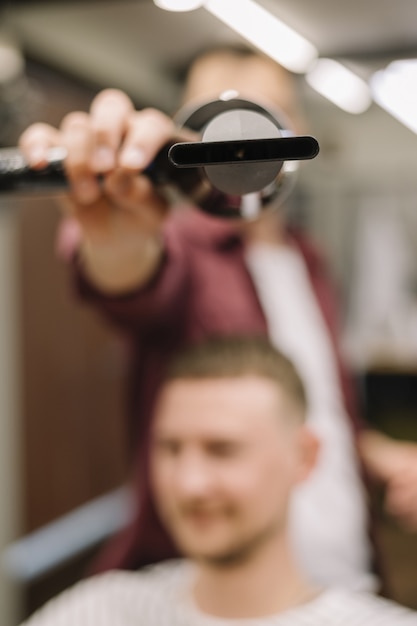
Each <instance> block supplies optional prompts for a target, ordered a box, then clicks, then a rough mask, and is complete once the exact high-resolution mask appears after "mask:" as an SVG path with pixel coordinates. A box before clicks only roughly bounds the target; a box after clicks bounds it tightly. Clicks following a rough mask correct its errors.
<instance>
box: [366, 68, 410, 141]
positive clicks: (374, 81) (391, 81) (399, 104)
mask: <svg viewBox="0 0 417 626" xmlns="http://www.w3.org/2000/svg"><path fill="white" fill-rule="evenodd" d="M416 84H417V59H407V60H403V61H393V62H392V63H390V64H389V65H388V67H386V68H385V69H384V70H380V71H379V72H376V73H375V74H374V75H373V76H372V78H371V81H370V86H371V90H372V95H373V98H374V100H375V102H376V103H377V104H379V106H381V107H382V108H383V109H385V110H386V111H387V112H388V113H390V114H391V115H392V116H393V117H395V118H396V119H397V120H398V121H400V122H401V123H402V124H404V125H405V126H407V128H409V129H410V130H412V131H413V132H414V133H417V90H416V87H415V86H416Z"/></svg>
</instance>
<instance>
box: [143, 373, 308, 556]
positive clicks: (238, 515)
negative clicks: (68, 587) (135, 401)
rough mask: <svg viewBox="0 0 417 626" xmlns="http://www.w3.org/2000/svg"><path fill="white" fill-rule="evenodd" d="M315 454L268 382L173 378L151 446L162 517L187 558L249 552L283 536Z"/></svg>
mask: <svg viewBox="0 0 417 626" xmlns="http://www.w3.org/2000/svg"><path fill="white" fill-rule="evenodd" d="M292 413H293V414H292ZM315 450H316V442H315V439H314V437H313V436H312V435H311V434H310V433H308V431H307V430H306V428H305V427H304V426H302V425H301V424H300V416H298V415H297V414H296V409H295V407H294V406H293V405H292V403H291V402H290V401H289V400H288V399H287V396H286V394H285V393H284V392H282V393H281V392H280V389H279V388H278V387H277V386H276V385H275V384H274V383H273V382H271V381H269V380H267V379H263V378H260V377H256V376H246V377H242V378H230V379H207V380H178V381H174V382H170V383H168V384H167V385H166V386H165V387H164V389H163V390H162V394H161V397H160V401H159V403H158V407H157V412H156V419H155V420H154V431H153V444H152V452H151V474H152V486H153V489H154V494H155V499H156V503H157V508H158V510H159V513H160V515H161V518H162V520H163V522H164V523H165V525H166V527H167V529H168V530H169V531H170V533H171V535H172V536H173V538H174V540H175V541H176V543H177V545H178V547H179V548H180V550H181V551H183V552H184V553H185V554H186V555H187V556H190V557H192V558H195V559H198V560H202V561H206V562H211V563H217V564H222V563H230V562H234V561H236V560H239V559H243V558H246V557H248V556H249V555H251V554H252V553H253V552H254V550H256V549H258V548H259V547H261V546H264V545H265V543H266V542H268V541H270V540H271V539H272V538H275V537H277V535H279V534H281V533H283V532H284V528H285V522H286V516H287V507H288V501H289V497H290V493H291V489H292V488H293V486H294V485H295V484H296V483H297V482H299V481H300V480H302V478H304V476H305V475H306V473H308V470H309V469H310V466H311V465H312V463H313V458H314V451H315Z"/></svg>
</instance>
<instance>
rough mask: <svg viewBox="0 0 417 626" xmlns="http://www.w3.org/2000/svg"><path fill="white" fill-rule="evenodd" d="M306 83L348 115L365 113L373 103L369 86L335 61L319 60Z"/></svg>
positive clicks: (308, 74) (307, 76)
mask: <svg viewBox="0 0 417 626" xmlns="http://www.w3.org/2000/svg"><path fill="white" fill-rule="evenodd" d="M306 81H307V82H308V84H309V85H310V87H312V88H313V89H315V90H316V91H317V92H318V93H319V94H321V95H322V96H324V97H325V98H327V99H328V100H330V102H333V104H335V105H336V106H338V107H339V108H340V109H343V111H347V112H348V113H364V111H366V110H367V109H368V108H369V107H370V105H371V102H372V98H371V93H370V89H369V87H368V85H367V84H366V82H365V81H363V80H362V79H361V78H359V76H357V75H356V74H354V73H353V72H351V71H350V70H348V69H347V67H345V66H344V65H342V64H341V63H338V62H337V61H334V60H333V59H318V61H317V62H316V64H315V65H314V67H313V68H312V69H311V70H310V71H309V72H308V73H307V75H306Z"/></svg>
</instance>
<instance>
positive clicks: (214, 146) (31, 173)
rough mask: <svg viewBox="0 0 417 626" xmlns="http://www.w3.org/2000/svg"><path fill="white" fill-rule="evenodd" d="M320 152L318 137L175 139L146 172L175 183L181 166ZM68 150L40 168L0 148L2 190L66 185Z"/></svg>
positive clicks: (295, 157)
mask: <svg viewBox="0 0 417 626" xmlns="http://www.w3.org/2000/svg"><path fill="white" fill-rule="evenodd" d="M318 152H319V144H318V142H317V140H316V139H314V137H309V136H301V137H280V138H276V139H247V140H236V141H212V142H195V143H190V142H179V143H174V144H173V145H172V142H171V143H170V144H169V145H167V146H165V147H164V148H163V149H162V150H161V151H160V152H159V154H158V156H157V157H156V159H155V162H154V163H152V164H151V165H150V166H149V167H148V168H147V170H146V171H145V174H147V175H148V176H149V177H150V178H151V179H152V180H153V181H154V182H155V183H156V184H158V183H159V182H160V180H162V181H164V182H167V179H169V182H172V183H174V184H175V182H177V179H179V178H181V176H180V174H179V173H178V174H176V169H177V168H190V167H204V166H208V165H227V164H230V163H236V164H237V163H258V162H259V163H262V162H270V161H281V162H282V161H288V160H304V159H313V158H314V157H315V156H316V155H317V154H318ZM64 159H65V151H64V150H63V149H62V148H52V149H51V150H50V151H49V154H48V165H47V166H46V167H44V168H42V169H40V170H34V169H32V168H30V167H29V166H28V164H27V162H26V160H25V158H24V156H23V155H22V153H21V152H20V151H19V150H18V148H3V149H1V150H0V193H8V192H13V191H23V192H32V191H37V190H48V189H50V190H54V189H65V188H66V187H67V186H68V181H67V178H66V174H65V168H64Z"/></svg>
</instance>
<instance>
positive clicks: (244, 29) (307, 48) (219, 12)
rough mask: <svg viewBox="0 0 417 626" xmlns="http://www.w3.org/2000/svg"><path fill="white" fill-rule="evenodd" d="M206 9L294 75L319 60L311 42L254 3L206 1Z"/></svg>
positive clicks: (224, 0)
mask: <svg viewBox="0 0 417 626" xmlns="http://www.w3.org/2000/svg"><path fill="white" fill-rule="evenodd" d="M204 8H205V9H207V11H210V13H212V14H213V15H215V16H216V17H217V18H218V19H219V20H221V21H222V22H224V23H225V24H227V26H229V27H230V28H232V29H233V30H235V31H236V32H237V33H239V34H240V35H242V37H244V38H245V39H247V41H249V42H250V43H252V44H253V45H254V46H256V47H257V48H259V50H262V51H263V52H265V54H267V55H268V56H270V57H271V58H273V59H274V60H275V61H277V62H278V63H280V64H281V65H283V66H284V67H286V68H287V69H288V70H290V71H291V72H297V73H302V72H305V71H306V70H307V69H308V68H309V67H310V66H311V64H312V63H313V61H314V60H315V59H316V58H317V50H316V48H315V47H314V46H313V45H312V44H311V43H310V42H309V41H307V39H305V38H304V37H302V36H301V35H299V34H298V33H297V32H295V31H294V30H292V28H290V27H289V26H287V25H286V24H284V23H283V22H281V21H280V20H278V19H277V18H276V17H275V16H274V15H272V14H271V13H270V12H269V11H267V10H266V9H264V8H263V7H261V6H260V5H259V4H257V3H256V2H254V1H253V0H206V2H205V4H204Z"/></svg>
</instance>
